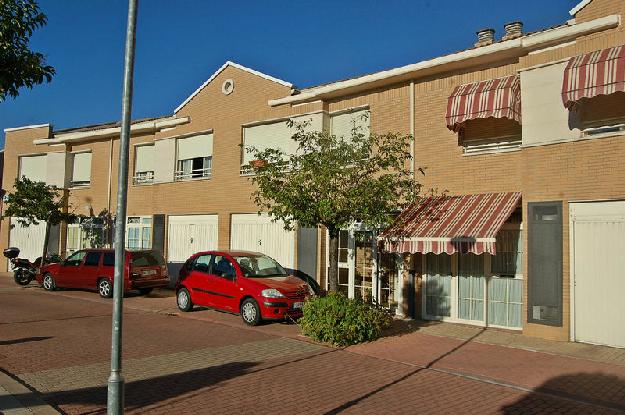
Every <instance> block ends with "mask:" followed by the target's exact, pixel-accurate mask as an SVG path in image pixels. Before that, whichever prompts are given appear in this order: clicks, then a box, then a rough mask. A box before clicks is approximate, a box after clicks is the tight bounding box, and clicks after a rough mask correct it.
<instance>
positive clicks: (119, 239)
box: [107, 0, 138, 415]
mask: <svg viewBox="0 0 625 415" xmlns="http://www.w3.org/2000/svg"><path fill="white" fill-rule="evenodd" d="M137 2H138V0H129V1H128V27H127V29H126V54H125V56H124V91H123V96H122V125H121V136H120V143H119V167H118V171H119V175H118V179H117V212H116V213H117V217H116V219H115V277H114V278H115V279H114V282H113V319H112V320H113V322H112V339H111V375H110V376H109V379H108V405H107V409H108V410H107V413H108V414H109V415H118V414H123V413H124V377H123V376H122V317H123V315H122V311H123V309H122V307H123V304H122V302H123V299H124V264H125V255H124V253H125V252H124V249H125V243H124V241H125V237H124V236H125V230H126V229H125V227H126V196H127V193H128V149H129V147H130V116H131V109H132V77H133V69H134V63H135V32H136V31H135V27H136V23H137Z"/></svg>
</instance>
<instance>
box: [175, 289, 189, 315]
mask: <svg viewBox="0 0 625 415" xmlns="http://www.w3.org/2000/svg"><path fill="white" fill-rule="evenodd" d="M176 303H178V308H179V309H180V310H182V311H185V312H186V311H191V309H192V308H193V302H192V301H191V294H189V291H188V290H187V289H186V288H181V289H179V290H178V293H177V294H176Z"/></svg>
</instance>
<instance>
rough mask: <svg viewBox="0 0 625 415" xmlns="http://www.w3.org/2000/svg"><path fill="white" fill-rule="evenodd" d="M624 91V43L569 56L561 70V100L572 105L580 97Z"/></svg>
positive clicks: (567, 104) (568, 106)
mask: <svg viewBox="0 0 625 415" xmlns="http://www.w3.org/2000/svg"><path fill="white" fill-rule="evenodd" d="M615 92H625V45H622V46H615V47H613V48H609V49H603V50H597V51H595V52H592V53H587V54H584V55H579V56H575V57H573V58H571V59H570V60H569V63H568V65H566V69H565V70H564V81H563V82H562V102H563V103H564V106H565V107H566V108H569V109H571V108H574V107H575V105H576V104H577V103H578V102H579V101H580V100H581V99H582V98H592V97H596V96H597V95H608V94H613V93H615Z"/></svg>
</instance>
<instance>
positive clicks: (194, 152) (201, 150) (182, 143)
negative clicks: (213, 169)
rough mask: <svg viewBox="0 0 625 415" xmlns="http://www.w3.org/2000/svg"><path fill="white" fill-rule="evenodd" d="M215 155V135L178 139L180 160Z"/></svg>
mask: <svg viewBox="0 0 625 415" xmlns="http://www.w3.org/2000/svg"><path fill="white" fill-rule="evenodd" d="M212 155H213V134H202V135H195V136H193V137H187V138H180V139H178V160H188V159H194V158H197V157H211V156H212Z"/></svg>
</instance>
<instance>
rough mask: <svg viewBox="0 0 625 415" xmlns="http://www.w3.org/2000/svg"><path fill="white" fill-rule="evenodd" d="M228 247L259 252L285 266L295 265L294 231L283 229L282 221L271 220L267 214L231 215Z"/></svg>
mask: <svg viewBox="0 0 625 415" xmlns="http://www.w3.org/2000/svg"><path fill="white" fill-rule="evenodd" d="M230 249H232V250H235V249H240V250H244V251H254V252H261V253H263V254H265V255H268V256H270V257H272V258H273V259H275V260H276V261H278V262H279V263H280V264H281V265H282V266H283V267H285V268H291V269H293V268H294V265H295V231H285V230H284V225H283V223H282V221H277V222H272V221H271V219H270V217H269V216H268V215H261V216H258V215H257V214H256V213H252V214H235V215H232V228H231V232H230Z"/></svg>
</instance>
